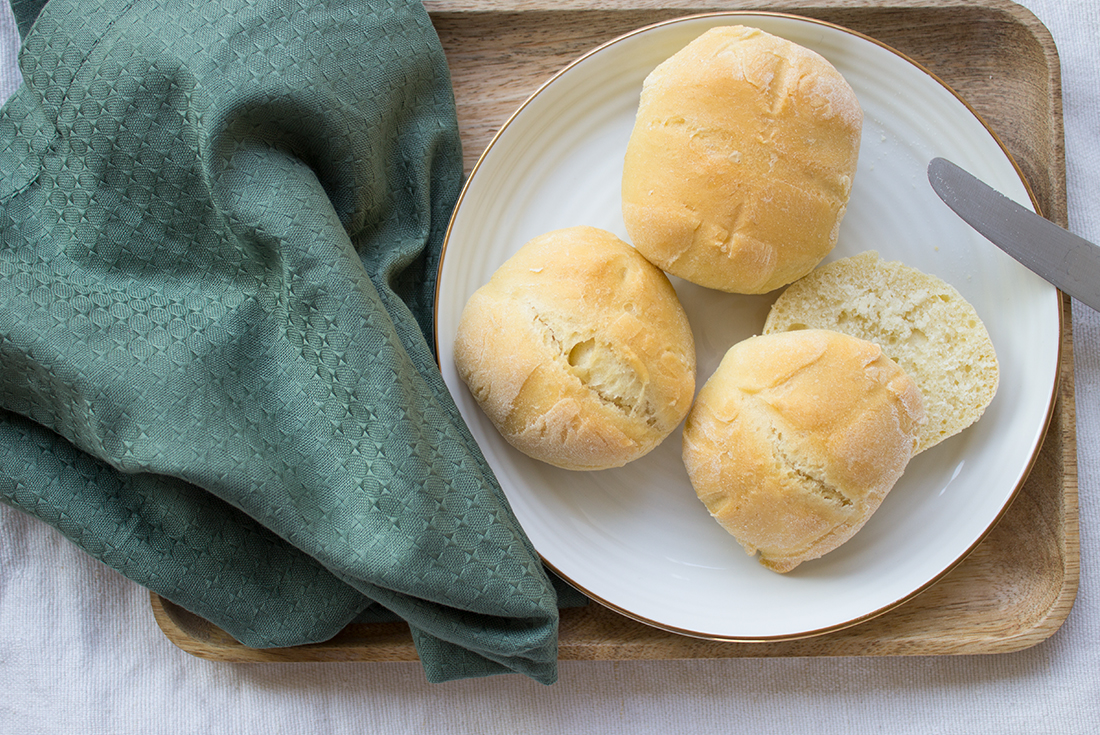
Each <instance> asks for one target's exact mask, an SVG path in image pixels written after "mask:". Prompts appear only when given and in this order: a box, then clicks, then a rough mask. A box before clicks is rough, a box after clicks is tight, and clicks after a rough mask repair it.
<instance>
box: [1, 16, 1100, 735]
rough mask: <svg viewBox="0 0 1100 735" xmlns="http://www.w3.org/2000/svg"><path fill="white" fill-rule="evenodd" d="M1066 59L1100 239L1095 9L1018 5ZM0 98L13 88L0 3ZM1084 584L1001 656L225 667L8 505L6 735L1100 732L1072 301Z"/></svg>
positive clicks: (1092, 548) (1097, 445)
mask: <svg viewBox="0 0 1100 735" xmlns="http://www.w3.org/2000/svg"><path fill="white" fill-rule="evenodd" d="M1021 4H1022V5H1024V6H1025V7H1027V8H1029V9H1030V10H1032V12H1034V13H1035V14H1036V15H1037V16H1038V17H1039V19H1040V20H1041V21H1042V22H1043V23H1044V24H1045V25H1046V26H1047V28H1049V29H1050V31H1051V33H1052V34H1053V36H1054V40H1055V43H1056V44H1057V46H1058V50H1059V53H1060V56H1061V60H1062V74H1063V102H1064V113H1065V126H1066V150H1067V154H1066V157H1067V174H1068V180H1069V213H1070V229H1072V230H1073V231H1075V232H1077V233H1078V234H1080V235H1083V236H1084V237H1086V238H1089V239H1090V240H1093V241H1094V242H1100V61H1098V56H1097V54H1096V52H1097V49H1098V48H1100V3H1098V2H1097V0H1023V2H1022V3H1021ZM0 6H2V9H0V98H6V97H7V96H8V95H9V94H10V93H11V91H12V90H13V89H14V88H15V86H16V85H18V83H19V76H18V72H17V70H16V65H15V50H16V43H17V35H16V32H15V28H14V23H13V22H12V19H11V16H10V11H9V10H8V6H7V3H6V2H0ZM1073 332H1074V350H1075V360H1076V362H1075V374H1076V389H1077V423H1078V451H1079V457H1078V471H1079V474H1080V511H1081V566H1082V575H1081V585H1080V590H1079V592H1078V596H1077V601H1076V604H1075V605H1074V608H1073V610H1072V611H1071V613H1070V615H1069V618H1068V620H1067V621H1066V623H1065V625H1063V626H1062V628H1061V630H1059V631H1058V632H1057V633H1056V634H1055V635H1054V636H1053V637H1051V638H1050V639H1049V640H1047V641H1045V642H1043V643H1041V644H1039V645H1037V646H1034V647H1032V648H1029V649H1027V650H1025V651H1022V652H1019V653H1013V654H1004V655H998V656H964V657H920V658H841V659H787V660H752V659H738V660H729V661H694V662H568V661H567V662H562V664H561V676H560V681H559V683H557V684H555V685H554V686H551V687H545V686H542V685H539V684H535V683H533V682H531V681H529V680H527V679H526V678H523V677H520V676H506V677H494V678H490V679H482V680H474V681H462V682H452V683H449V684H441V685H438V684H437V685H430V684H427V683H425V682H424V678H423V675H422V673H421V670H420V667H419V665H418V664H279V665H247V664H245V665H241V664H217V663H213V662H209V661H204V660H200V659H197V658H194V657H192V656H190V655H188V654H186V653H184V652H182V651H180V650H179V649H177V648H175V647H174V646H173V645H172V644H171V643H169V642H168V640H167V639H166V638H165V637H164V635H163V634H162V633H161V631H160V629H159V628H158V627H157V626H156V624H155V622H154V621H153V617H152V614H151V612H150V609H149V602H148V595H147V593H146V592H145V591H144V590H142V589H140V588H138V587H137V586H135V585H134V584H132V583H131V582H129V581H127V580H126V579H124V578H122V577H121V576H119V575H118V574H116V573H115V572H113V571H111V570H110V569H107V568H106V567H104V566H103V565H101V564H99V563H98V562H95V561H93V560H91V559H89V558H87V557H85V556H84V555H83V554H82V552H80V551H79V550H77V549H76V548H75V547H73V546H72V545H71V544H70V543H69V542H68V541H66V540H65V539H63V538H62V537H61V536H60V535H59V534H58V533H56V532H54V531H53V530H52V529H50V528H49V527H47V526H46V525H44V524H42V523H40V522H39V521H36V520H33V519H31V518H28V517H26V516H23V515H22V514H20V513H18V512H16V511H13V510H11V509H9V508H7V507H5V506H0V735H24V734H25V733H51V734H52V733H65V734H67V735H77V734H82V733H89V734H91V733H95V734H97V735H100V734H102V735H107V734H114V733H142V734H143V735H145V734H150V735H151V734H153V733H172V734H174V735H175V734H178V733H264V734H267V733H284V732H287V733H334V734H335V733H383V732H385V733H390V734H392V735H400V734H402V733H524V734H526V733H594V734H600V735H603V734H605V733H607V734H611V733H624V734H629V735H640V734H642V733H691V734H692V735H706V734H708V733H734V732H746V733H754V735H765V734H767V733H776V734H781V735H798V734H801V733H879V732H885V733H890V734H891V735H904V734H908V733H922V734H924V735H932V734H936V735H941V734H943V735H946V734H948V733H989V734H990V735H1007V734H1009V733H1021V734H1026V735H1040V734H1042V733H1052V734H1057V735H1076V734H1078V733H1080V734H1082V735H1084V734H1085V733H1097V732H1100V568H1098V567H1097V564H1098V563H1100V442H1098V440H1100V314H1097V313H1096V312H1094V311H1092V310H1091V309H1089V308H1088V307H1085V306H1083V305H1080V304H1077V303H1075V304H1074V319H1073Z"/></svg>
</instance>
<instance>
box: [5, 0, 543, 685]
mask: <svg viewBox="0 0 1100 735" xmlns="http://www.w3.org/2000/svg"><path fill="white" fill-rule="evenodd" d="M13 10H14V11H15V13H16V17H17V20H18V22H19V27H20V31H21V33H22V34H23V36H24V38H23V46H22V50H21V55H20V68H21V70H22V73H23V77H24V83H23V85H22V86H21V87H20V88H19V89H18V91H17V92H16V93H15V95H14V96H13V97H12V99H11V100H10V101H9V102H8V103H7V104H6V105H5V106H4V108H3V110H2V114H0V173H2V180H0V360H2V369H0V498H2V499H3V500H4V502H6V503H8V504H10V505H12V506H14V507H16V508H20V509H22V510H24V511H26V512H28V513H30V514H32V515H34V516H37V517H38V518H41V519H43V520H44V521H46V522H47V523H49V524H51V525H53V526H54V527H56V528H58V529H59V530H60V531H61V532H62V533H64V534H65V535H66V536H67V537H68V538H70V539H71V540H73V541H74V542H75V543H77V544H78V545H80V546H81V547H83V548H84V549H86V550H87V551H88V552H89V553H91V554H92V555H94V556H95V557H97V558H99V559H101V560H102V561H103V562H105V563H106V564H108V565H110V566H111V567H113V568H115V569H117V570H119V571H120V572H121V573H123V574H125V575H126V576H128V577H130V578H131V579H133V580H135V581H137V582H138V583H140V584H142V585H144V586H146V587H148V588H149V589H151V590H153V591H155V592H157V593H159V594H161V595H163V596H164V597H166V598H168V599H170V600H173V601H175V602H176V603H178V604H180V605H183V606H184V607H186V608H188V609H190V610H192V611H193V612H195V613H197V614H199V615H201V616H203V617H205V618H207V619H209V620H211V621H213V622H214V623H216V624H217V625H219V626H221V627H222V628H224V629H225V630H226V631H228V632H229V633H231V634H232V635H233V636H235V637H236V638H238V639H239V640H240V641H241V642H243V643H245V644H246V645H248V646H253V647H268V646H287V645H294V644H302V643H308V642H314V641H321V640H325V639H327V638H329V637H331V636H332V635H334V634H335V633H337V632H338V631H339V630H340V629H341V628H342V627H344V626H345V625H346V624H347V623H348V622H349V621H352V620H356V619H364V618H370V617H371V616H372V615H376V614H383V615H384V614H386V613H387V612H389V613H392V614H395V615H398V616H400V617H401V618H404V619H405V620H407V621H408V622H409V624H410V626H411V628H412V630H413V634H414V638H415V641H416V645H417V650H418V653H419V655H420V657H421V660H422V662H423V665H424V668H425V673H426V676H427V677H428V679H429V680H431V681H445V680H449V679H455V678H462V677H470V676H479V675H485V674H493V673H499V672H507V671H515V672H520V673H523V674H526V675H528V676H530V677H532V678H534V679H535V680H537V681H540V682H544V683H550V682H553V681H554V680H555V679H556V676H557V668H556V658H557V623H558V601H557V598H556V594H555V586H554V585H555V584H556V582H551V581H550V580H549V579H548V576H547V574H546V572H545V570H544V569H543V567H542V566H541V564H540V562H539V559H538V557H537V555H536V554H535V552H534V550H533V549H532V547H531V545H530V543H529V541H528V540H527V538H526V536H525V535H524V533H523V531H522V529H521V528H520V526H519V524H518V523H517V521H516V519H515V517H514V516H513V515H512V513H511V511H510V509H509V507H508V505H507V502H506V500H505V498H504V496H503V494H502V492H501V490H500V487H499V486H498V484H497V482H496V480H495V479H494V477H493V475H492V472H491V470H490V468H489V467H488V466H487V464H486V463H485V460H484V458H483V457H482V455H481V453H480V451H479V449H478V447H477V446H476V444H475V443H474V441H473V439H472V437H471V436H470V434H469V432H468V430H467V428H466V427H465V425H464V424H463V422H462V420H461V418H460V416H459V414H458V412H457V410H456V409H455V406H454V404H453V402H452V400H451V397H450V395H449V393H448V392H447V389H446V386H445V384H444V383H443V381H442V378H441V376H440V374H439V371H438V369H437V367H436V364H435V361H434V356H433V354H432V350H431V347H430V346H429V342H428V340H427V339H426V335H430V334H431V332H432V324H431V323H432V309H433V305H432V299H433V293H434V286H435V270H436V266H437V264H438V260H439V257H440V250H441V246H442V238H443V235H444V232H445V228H446V226H447V222H448V217H449V215H450V211H451V209H452V207H453V205H454V202H455V201H456V198H457V196H458V192H459V189H460V186H461V179H462V159H461V154H460V144H459V140H458V133H457V123H456V118H455V110H454V100H453V92H452V89H451V86H450V78H449V75H448V71H447V67H446V61H445V59H444V55H443V52H442V48H441V46H440V44H439V40H438V38H437V37H436V35H435V31H434V29H433V27H432V25H431V22H430V20H429V19H428V16H427V13H426V11H425V10H424V8H423V6H422V5H420V4H419V3H418V2H413V1H412V0H343V1H340V0H332V1H328V0H50V2H49V3H48V4H44V3H43V2H34V1H33V0H32V1H31V2H20V1H19V0H15V1H14V2H13ZM32 23H33V25H32ZM0 542H2V540H0ZM0 573H2V570H0Z"/></svg>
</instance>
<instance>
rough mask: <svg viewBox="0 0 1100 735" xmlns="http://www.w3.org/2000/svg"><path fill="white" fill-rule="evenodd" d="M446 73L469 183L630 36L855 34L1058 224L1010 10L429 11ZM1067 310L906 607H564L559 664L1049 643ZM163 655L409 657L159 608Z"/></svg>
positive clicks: (1058, 573) (1015, 10) (1060, 568)
mask: <svg viewBox="0 0 1100 735" xmlns="http://www.w3.org/2000/svg"><path fill="white" fill-rule="evenodd" d="M425 4H426V6H427V7H428V10H429V12H430V13H431V15H432V18H433V21H434V23H435V25H436V28H437V30H438V31H439V35H440V38H441V40H442V42H443V46H444V48H445V49H446V51H447V56H448V59H449V62H450V65H451V71H452V75H453V81H454V86H455V97H456V100H457V103H458V116H459V124H460V127H461V130H462V136H463V142H464V145H465V153H466V168H467V172H469V170H470V169H471V168H472V167H473V165H474V163H475V162H476V160H477V158H478V156H479V155H480V153H481V151H482V150H484V148H485V146H486V145H487V144H488V143H489V141H490V140H491V139H492V136H493V135H494V134H495V133H496V131H497V129H498V128H499V126H500V125H501V124H502V123H503V122H504V121H505V120H507V118H508V117H509V116H510V115H511V114H512V112H513V111H515V109H516V108H518V107H519V105H520V104H521V103H522V102H523V101H524V100H525V99H526V98H527V97H528V96H529V95H530V94H531V93H532V92H533V91H534V90H535V89H536V88H537V87H538V86H539V85H541V84H542V83H543V82H545V81H546V80H547V79H548V78H549V77H550V76H551V75H552V74H554V73H555V72H556V71H558V70H559V69H560V68H561V67H563V66H564V65H566V64H567V63H569V62H570V61H572V60H573V59H575V58H577V57H578V56H580V55H581V54H583V53H585V52H587V51H589V50H591V49H592V48H594V47H595V46H597V45H598V44H600V43H603V42H604V41H607V40H610V39H612V38H614V37H616V36H619V35H621V34H623V33H625V32H627V31H630V30H632V29H635V28H638V27H641V26H644V25H647V24H649V23H653V22H656V21H660V20H665V19H668V18H674V17H678V16H682V15H689V14H692V13H698V12H706V11H712V10H748V9H752V10H768V11H779V12H787V13H794V14H798V15H803V16H808V17H813V18H819V19H822V20H826V21H830V22H832V23H836V24H838V25H842V26H845V27H847V28H851V29H853V30H856V31H860V32H862V33H865V34H867V35H869V36H872V37H873V38H875V39H877V40H879V41H881V42H883V43H886V44H888V45H890V46H892V47H894V48H896V49H898V50H899V51H901V52H903V53H905V54H907V55H908V56H909V57H910V58H912V59H914V60H915V61H917V62H919V63H921V64H922V65H924V66H925V67H926V68H928V69H929V70H931V71H932V72H933V73H935V74H936V75H937V76H939V77H940V78H941V79H943V80H944V81H945V82H946V83H948V84H949V85H950V86H951V87H952V88H954V89H955V90H956V91H957V92H958V93H959V94H960V95H961V96H962V97H963V98H964V99H966V100H967V101H968V102H969V104H970V105H971V106H972V107H973V108H974V109H975V110H976V111H977V112H978V113H979V114H980V115H981V116H982V117H983V119H984V120H985V121H986V122H987V123H988V125H989V126H990V127H991V128H992V129H993V131H994V132H995V133H996V134H997V135H998V136H999V137H1000V138H1001V140H1002V141H1004V143H1005V145H1006V146H1007V148H1008V149H1009V151H1010V152H1011V153H1012V155H1013V156H1014V157H1015V159H1016V162H1017V164H1018V165H1019V166H1020V169H1021V170H1022V171H1023V173H1024V175H1025V177H1026V178H1027V180H1028V182H1029V184H1030V186H1031V188H1032V190H1033V192H1034V194H1035V198H1036V199H1037V201H1038V204H1039V206H1040V208H1041V211H1042V212H1043V213H1044V214H1045V215H1046V216H1047V217H1048V218H1050V219H1052V220H1053V221H1055V222H1057V223H1059V224H1061V225H1063V226H1065V224H1066V220H1067V212H1066V187H1065V161H1064V149H1063V139H1062V117H1061V87H1060V68H1059V63H1058V56H1057V51H1056V49H1055V47H1054V42H1053V40H1052V39H1051V36H1050V34H1049V32H1048V31H1047V29H1046V28H1045V27H1044V26H1043V25H1042V24H1041V23H1039V21H1038V20H1037V19H1036V18H1035V17H1034V16H1033V15H1032V14H1031V13H1030V12H1028V11H1027V10H1025V9H1023V8H1021V7H1020V6H1017V5H1015V4H1013V3H1011V2H1008V0H981V1H978V2H962V1H960V0H954V1H952V0H918V1H916V2H902V1H898V0H886V1H881V0H880V1H878V2H870V1H866V2H859V1H854V0H831V1H830V0H819V1H818V2H782V1H779V2H752V3H740V2H736V1H729V0H725V1H723V0H698V1H696V2H693V0H510V1H509V0H495V1H494V0H427V2H426V3H425ZM1069 310H1070V303H1069V299H1068V298H1065V299H1064V302H1063V311H1064V318H1063V341H1062V344H1063V347H1062V372H1061V380H1060V387H1059V394H1058V401H1057V403H1056V405H1055V410H1054V413H1053V415H1052V418H1051V424H1050V429H1049V431H1048V432H1047V436H1046V439H1045V441H1044V444H1043V447H1042V449H1041V451H1040V453H1039V455H1038V458H1037V460H1036V462H1035V465H1034V467H1033V469H1032V471H1031V474H1030V475H1029V477H1028V480H1027V482H1026V483H1025V485H1024V487H1023V488H1022V489H1021V491H1020V493H1019V494H1018V496H1017V497H1016V499H1015V500H1014V502H1013V503H1012V505H1011V506H1010V507H1009V509H1008V511H1007V512H1006V514H1005V515H1004V517H1003V518H1002V519H1001V521H1000V522H999V523H998V524H997V526H996V527H995V528H994V529H993V531H992V532H991V533H990V534H989V536H988V537H987V538H986V539H985V540H984V541H983V542H982V543H981V544H979V545H978V547H977V548H976V549H975V550H974V552H973V553H971V554H970V556H968V557H967V558H966V559H965V560H964V561H963V562H962V563H961V564H960V565H959V566H957V567H956V568H955V569H954V570H952V572H951V573H949V574H948V575H947V576H945V577H944V578H943V579H941V580H940V581H939V582H937V583H936V584H935V585H933V586H932V587H931V588H929V589H928V590H926V591H925V592H924V593H922V594H921V595H919V596H917V597H916V598H914V599H912V600H910V601H909V602H907V603H905V604H904V605H902V606H900V607H896V608H894V609H893V610H891V611H889V612H887V613H885V614H883V615H880V616H878V617H876V618H874V619H872V620H870V621H867V622H864V623H862V624H859V625H856V626H853V627H850V628H847V629H845V630H841V631H838V632H832V633H828V634H824V635H819V636H815V637H811V638H806V639H801V640H794V641H783V642H769V643H724V642H713V641H706V640H700V639H695V638H687V637H684V636H679V635H675V634H672V633H666V632H664V631H661V630H657V629H655V628H652V627H650V626H647V625H643V624H641V623H637V622H634V621H632V620H629V619H627V618H624V617H622V616H621V615H618V614H616V613H614V612H612V611H610V610H608V609H606V608H604V607H602V606H601V605H599V604H596V603H592V604H591V605H589V606H588V607H586V608H580V609H573V610H565V611H563V613H562V621H561V646H560V657H561V658H562V659H574V660H603V659H688V658H730V657H742V656H757V657H761V656H853V655H903V654H921V655H930V654H970V653H999V652H1008V651H1016V650H1020V649H1023V648H1026V647H1029V646H1032V645H1034V644H1036V643H1038V642H1040V641H1042V640H1044V639H1046V638H1047V637H1049V636H1050V635H1052V634H1053V633H1054V632H1055V631H1056V630H1057V629H1058V628H1059V627H1060V626H1061V624H1062V622H1063V621H1064V620H1065V618H1066V616H1067V615H1068V613H1069V609H1070V607H1071V605H1072V604H1073V600H1074V598H1075V597H1076V594H1077V583H1078V571H1079V570H1078V563H1079V536H1078V526H1077V474H1076V472H1077V467H1076V444H1075V441H1076V439H1075V423H1074V402H1073V342H1072V336H1071V333H1070V329H1071V324H1072V320H1071V318H1070V311H1069ZM152 606H153V611H154V615H155V617H156V621H157V623H158V624H159V625H160V627H161V629H162V630H163V631H164V633H165V634H166V635H167V636H168V638H169V639H170V640H171V641H172V642H173V643H175V644H176V645H177V646H179V647H180V648H182V649H183V650H185V651H188V652H189V653H192V654H194V655H196V656H199V657H202V658H208V659H214V660H220V661H254V662H261V661H415V660H417V655H416V651H415V649H414V647H413V644H412V639H411V637H410V635H409V632H408V628H407V626H406V625H405V624H404V623H386V624H377V623H376V624H370V625H350V626H348V627H347V628H346V629H345V630H344V631H343V632H341V633H340V634H339V635H337V636H336V637H335V638H333V639H332V640H330V641H328V642H326V643H321V644H315V645H308V646H297V647H293V648H281V649H268V650H255V649H250V648H246V647H244V646H242V645H240V644H239V643H237V642H236V641H235V640H234V639H232V638H231V637H230V636H229V635H228V634H226V633H225V632H223V631H222V630H220V629H218V628H216V627H215V626H213V625H211V624H210V623H208V622H206V621H205V620H202V619H200V618H198V617H196V616H194V615H192V614H190V613H188V612H187V611H185V610H183V609H182V608H180V607H178V606H176V605H174V604H172V603H170V602H168V601H167V600H164V599H162V598H160V597H158V596H156V595H153V596H152Z"/></svg>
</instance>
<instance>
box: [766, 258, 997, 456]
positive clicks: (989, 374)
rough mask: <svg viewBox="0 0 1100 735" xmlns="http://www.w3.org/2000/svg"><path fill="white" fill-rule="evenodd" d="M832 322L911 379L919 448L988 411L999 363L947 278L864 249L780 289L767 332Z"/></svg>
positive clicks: (974, 314)
mask: <svg viewBox="0 0 1100 735" xmlns="http://www.w3.org/2000/svg"><path fill="white" fill-rule="evenodd" d="M797 329H833V330H836V331H839V332H844V333H846V334H850V335H852V336H855V337H859V338H861V339H865V340H868V341H870V342H874V343H875V344H878V345H880V346H881V347H882V349H883V352H885V353H886V354H887V355H888V356H889V357H890V358H891V359H892V360H894V361H895V362H897V363H898V365H900V366H901V367H902V369H903V370H905V372H906V373H908V374H909V376H910V377H912V378H913V380H915V381H916V383H917V385H918V386H919V387H920V390H921V394H922V396H923V398H924V410H925V413H926V414H927V416H928V421H927V423H926V424H925V426H924V427H923V429H922V430H921V436H920V442H919V443H918V444H917V450H916V451H917V452H918V453H919V452H923V451H924V450H925V449H928V448H929V447H933V446H935V445H936V444H939V443H940V442H941V441H943V440H944V439H946V438H948V437H950V436H954V435H955V434H958V433H959V432H961V431H962V430H963V429H965V428H967V427H968V426H970V425H971V424H973V423H974V422H975V421H977V420H978V419H979V418H981V416H982V414H983V413H984V412H985V409H986V408H987V407H988V406H989V404H990V402H991V401H992V400H993V396H994V395H995V394H996V392H997V385H998V383H999V381H1000V368H999V366H998V362H997V354H996V351H995V350H994V349H993V342H992V341H991V340H990V338H989V332H988V331H987V330H986V328H985V325H984V324H983V323H982V320H981V319H980V318H979V316H978V314H977V312H976V311H975V310H974V307H973V306H971V305H970V303H968V302H967V301H966V299H964V298H963V296H962V295H961V294H960V293H959V292H958V290H957V289H955V288H954V287H953V286H951V285H950V284H948V283H946V282H944V281H943V280H941V279H940V278H937V277H936V276H933V275H930V274H927V273H922V272H921V271H919V270H917V269H916V268H913V267H912V266H908V265H906V264H904V263H900V262H889V261H884V260H882V259H881V258H880V257H879V255H878V253H876V252H874V251H869V252H866V253H861V254H859V255H855V256H852V257H849V258H842V259H840V260H837V261H834V262H832V263H829V264H827V265H824V266H822V267H821V268H818V269H817V270H815V271H814V272H813V273H811V274H810V275H808V276H806V277H805V278H803V279H802V280H800V281H798V282H797V283H794V284H792V285H791V286H790V287H789V288H788V289H787V290H786V291H784V292H783V293H782V294H781V295H780V296H779V298H778V299H777V300H776V302H775V304H774V305H773V306H772V308H771V311H770V312H769V314H768V318H767V321H766V322H765V323H764V334H776V333H779V332H786V331H791V330H797Z"/></svg>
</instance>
